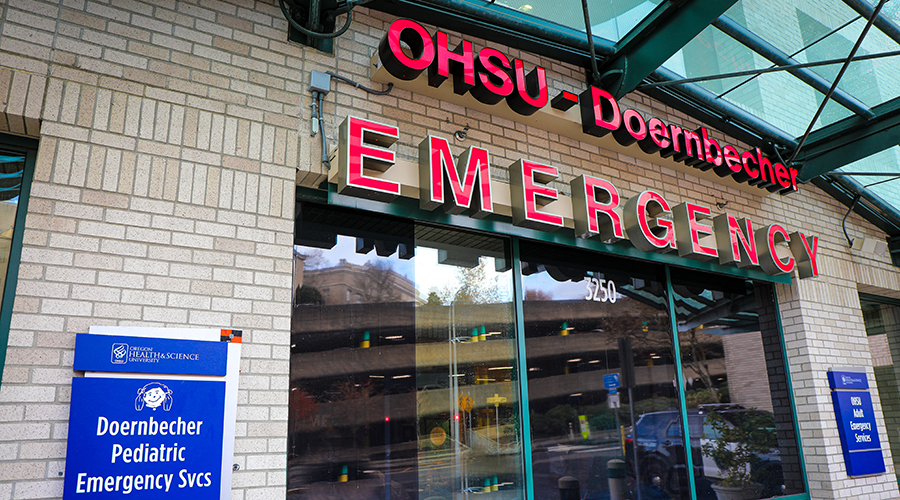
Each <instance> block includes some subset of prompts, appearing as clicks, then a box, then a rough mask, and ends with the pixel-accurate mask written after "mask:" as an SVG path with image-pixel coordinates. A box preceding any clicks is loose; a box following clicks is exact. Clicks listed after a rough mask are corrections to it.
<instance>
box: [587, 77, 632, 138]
mask: <svg viewBox="0 0 900 500" xmlns="http://www.w3.org/2000/svg"><path fill="white" fill-rule="evenodd" d="M578 103H579V105H580V106H581V127H582V129H583V130H584V133H585V134H591V135H595V136H597V137H603V136H604V135H606V134H608V133H610V132H612V131H613V130H617V129H618V128H619V127H620V126H621V125H622V115H621V113H619V104H618V103H617V102H616V100H615V98H613V96H612V95H611V94H610V93H609V92H607V91H605V90H601V89H598V88H597V87H589V88H588V89H587V90H585V91H584V92H582V93H581V96H580V97H579V98H578Z"/></svg>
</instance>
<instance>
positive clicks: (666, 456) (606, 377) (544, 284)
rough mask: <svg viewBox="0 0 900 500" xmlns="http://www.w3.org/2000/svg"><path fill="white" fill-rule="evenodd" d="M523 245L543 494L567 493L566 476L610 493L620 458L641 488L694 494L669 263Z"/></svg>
mask: <svg viewBox="0 0 900 500" xmlns="http://www.w3.org/2000/svg"><path fill="white" fill-rule="evenodd" d="M521 248H522V274H523V278H522V287H523V289H524V294H525V300H524V303H523V313H524V321H525V348H526V349H525V350H526V353H527V362H528V396H529V407H530V411H531V415H530V416H531V435H532V453H533V474H534V488H535V497H536V498H556V497H558V495H559V492H558V486H557V483H558V481H559V479H560V478H562V477H564V476H570V477H574V478H576V479H577V480H578V482H579V487H580V493H581V495H582V497H584V496H586V497H587V498H603V497H604V496H608V495H609V494H610V492H609V481H608V467H609V462H610V460H617V459H618V460H625V462H626V468H627V470H628V472H629V476H630V477H631V478H637V484H636V485H635V484H634V482H633V480H632V481H631V482H632V484H631V485H630V488H631V489H634V488H635V487H637V488H640V489H641V493H642V496H643V497H645V498H667V497H669V498H685V499H687V498H690V492H689V491H688V490H687V488H684V487H683V486H684V485H685V484H686V482H685V481H686V476H685V474H684V464H685V463H686V461H685V453H684V443H683V441H682V439H681V437H680V436H681V433H680V431H678V432H677V433H675V434H670V433H671V432H672V431H670V429H672V427H673V426H674V427H676V428H678V427H680V425H681V424H680V415H681V410H680V405H679V397H678V388H677V386H676V384H675V381H676V378H677V377H676V375H675V373H676V367H675V363H674V356H673V352H672V344H673V343H672V335H671V332H672V330H671V327H670V322H669V315H668V309H667V305H666V304H667V302H666V298H665V294H664V291H665V285H664V283H665V282H664V278H663V276H662V268H661V267H657V266H654V265H650V264H647V263H646V262H636V261H629V260H624V259H617V258H612V257H608V256H601V255H597V254H591V253H586V252H580V251H574V250H569V249H565V248H559V247H550V246H543V245H537V244H530V243H526V242H523V243H522V247H521ZM629 372H631V373H633V375H630V376H629ZM629 378H630V379H631V382H632V383H630V384H629Z"/></svg>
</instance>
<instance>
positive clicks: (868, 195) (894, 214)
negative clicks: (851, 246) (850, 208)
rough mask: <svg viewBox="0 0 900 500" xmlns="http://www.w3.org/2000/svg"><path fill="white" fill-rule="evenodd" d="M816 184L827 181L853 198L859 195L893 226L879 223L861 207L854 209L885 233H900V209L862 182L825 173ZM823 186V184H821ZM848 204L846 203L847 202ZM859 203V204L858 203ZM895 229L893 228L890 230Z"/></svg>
mask: <svg viewBox="0 0 900 500" xmlns="http://www.w3.org/2000/svg"><path fill="white" fill-rule="evenodd" d="M813 183H814V184H820V183H827V184H830V185H832V186H837V187H839V188H841V189H842V190H843V191H845V192H846V193H849V195H848V198H851V199H852V198H853V197H856V196H859V197H860V199H861V200H862V201H865V202H866V203H867V204H868V205H870V206H871V207H872V208H874V209H875V210H877V212H878V215H879V216H881V217H882V218H883V219H884V222H885V223H886V224H887V225H890V226H891V227H887V226H886V224H878V223H877V222H876V221H874V220H871V219H869V218H868V217H866V216H865V215H864V214H863V213H862V212H861V210H860V209H859V208H857V209H855V210H854V211H855V212H857V213H859V214H860V215H862V216H863V217H864V218H866V219H867V220H869V222H871V223H873V224H875V225H876V226H878V227H880V228H881V229H882V230H883V231H884V232H885V233H887V234H888V235H889V236H897V235H900V211H898V210H897V209H896V208H895V207H893V206H892V205H890V204H889V203H887V202H885V201H884V200H882V199H881V198H879V197H878V196H877V195H875V194H874V193H872V192H871V191H869V190H868V189H866V188H865V187H864V186H863V185H862V184H860V183H859V182H856V180H854V179H852V178H850V177H846V176H841V177H840V178H834V177H829V176H827V175H824V176H822V177H819V178H818V179H814V180H813ZM820 187H823V186H820ZM845 204H846V203H845ZM857 205H858V204H857ZM890 229H893V230H890Z"/></svg>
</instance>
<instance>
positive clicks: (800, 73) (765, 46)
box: [713, 16, 875, 119]
mask: <svg viewBox="0 0 900 500" xmlns="http://www.w3.org/2000/svg"><path fill="white" fill-rule="evenodd" d="M713 26H715V27H716V28H719V29H720V30H722V32H723V33H725V34H726V35H728V36H730V37H731V38H734V39H735V40H737V41H738V42H740V43H741V44H743V45H744V46H746V47H747V48H749V49H750V50H752V51H754V52H756V53H757V54H759V55H761V56H763V57H765V58H766V59H768V60H769V61H770V62H772V63H774V64H776V65H778V66H788V65H794V64H799V63H800V61H797V60H796V59H794V58H792V57H790V56H789V55H788V54H786V53H784V52H782V51H780V50H778V48H777V47H775V46H774V45H772V44H771V43H769V42H767V41H765V40H764V39H762V38H761V37H760V36H758V35H757V34H756V33H753V32H752V31H750V30H748V29H747V28H745V27H743V26H741V25H740V24H738V23H737V22H735V21H734V20H733V19H731V18H730V17H728V16H720V17H719V18H718V19H716V20H715V21H714V22H713ZM787 71H788V73H790V74H792V75H794V76H795V77H797V78H798V79H799V80H800V81H802V82H803V83H805V84H807V85H809V86H810V87H812V88H814V89H816V90H818V91H819V92H821V93H823V94H825V93H826V92H828V89H829V88H830V87H831V82H829V81H828V80H826V79H824V78H822V77H821V76H819V75H818V74H816V73H815V72H813V71H812V70H809V69H806V68H796V67H795V68H793V69H788V70H787ZM831 98H832V99H834V100H835V101H836V102H837V103H838V104H840V105H841V106H844V107H845V108H847V109H849V110H850V111H852V112H853V113H855V114H856V115H858V116H861V117H863V118H866V119H869V118H872V117H874V116H875V115H874V114H872V111H871V110H870V109H869V107H868V106H866V105H865V104H863V103H862V102H860V101H859V100H857V99H856V98H855V97H853V96H852V95H850V94H848V93H846V92H844V91H843V90H840V89H835V90H834V93H833V94H832V96H831Z"/></svg>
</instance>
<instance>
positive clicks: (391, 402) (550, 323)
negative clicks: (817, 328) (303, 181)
mask: <svg viewBox="0 0 900 500" xmlns="http://www.w3.org/2000/svg"><path fill="white" fill-rule="evenodd" d="M295 231H296V233H295V273H294V276H295V277H294V279H295V283H294V290H295V297H294V310H293V316H292V328H291V343H292V345H291V376H290V385H291V398H290V414H289V441H288V451H289V461H288V483H289V486H288V488H289V490H288V491H289V493H288V498H291V499H298V500H299V499H306V498H309V499H322V498H324V499H332V498H333V499H338V498H340V499H344V498H354V499H361V500H365V499H376V498H377V499H379V500H380V499H381V498H390V499H394V500H398V499H399V500H404V499H409V500H441V499H443V500H462V499H465V498H469V497H472V496H477V495H482V494H491V495H493V496H492V498H497V499H498V500H499V499H503V500H507V499H520V498H524V497H525V493H526V475H529V476H530V477H529V481H530V483H531V484H532V486H533V489H534V498H538V499H549V498H560V497H561V496H562V497H563V498H579V499H601V498H609V497H615V496H618V495H619V493H618V492H614V491H611V490H612V489H613V487H615V488H622V489H623V490H624V491H626V492H627V493H626V495H630V496H629V498H670V499H683V500H687V499H689V498H692V497H695V498H714V495H715V494H714V488H716V487H717V485H719V484H724V485H727V484H729V483H732V484H734V483H738V484H741V483H742V482H743V486H744V487H745V489H749V490H751V491H753V492H754V494H755V495H756V497H755V498H771V497H777V496H783V495H789V494H795V493H803V492H804V491H805V490H804V480H803V476H802V474H803V471H802V468H801V462H800V456H799V447H798V445H797V441H796V431H795V428H796V427H795V421H794V416H793V409H792V405H791V400H790V393H789V390H788V387H789V384H788V383H787V376H786V371H785V366H784V360H783V350H782V342H781V336H780V332H779V329H778V326H777V325H778V322H777V317H776V314H777V311H776V309H775V307H774V304H775V301H774V292H773V290H772V287H771V286H770V285H766V284H756V283H752V282H750V281H746V280H743V279H735V278H728V277H722V276H713V275H708V274H704V273H700V272H697V271H688V270H682V269H675V268H672V269H671V276H672V282H671V287H670V285H669V284H667V283H666V273H665V267H663V266H662V265H657V264H653V263H649V262H646V261H637V260H631V259H625V258H619V257H613V256H609V255H603V254H599V253H596V252H590V251H587V250H583V249H577V248H571V247H561V246H555V245H549V244H545V243H540V242H533V241H526V240H520V241H519V249H520V251H519V255H518V256H514V255H512V253H511V250H510V245H509V241H508V240H507V239H505V238H503V237H498V236H495V235H488V234H480V233H476V232H470V231H462V230H458V229H454V228H451V227H443V226H437V225H431V224H425V223H417V222H413V221H409V220H406V219H399V218H391V217H386V216H382V215H380V214H374V213H366V212H358V211H355V210H350V209H344V208H340V207H327V206H321V205H317V204H313V203H301V204H300V215H299V217H298V219H297V223H296V229H295ZM515 257H518V260H516V259H515ZM513 262H519V263H520V264H519V265H520V268H519V269H520V270H521V276H522V282H521V283H520V284H519V285H520V286H514V285H515V284H514V282H513V280H514V273H513ZM670 289H671V290H672V291H673V292H674V293H673V294H672V296H671V297H670V296H669V292H668V291H669V290H670ZM515 290H521V293H522V297H521V298H519V299H517V297H516V292H515ZM670 299H671V300H670ZM516 300H521V307H522V309H521V311H522V316H521V317H518V318H517V317H516V303H515V301H516ZM672 306H674V310H675V313H676V317H675V318H672V317H671V316H670V313H669V311H670V307H672ZM517 324H518V325H519V326H518V328H517ZM519 328H521V329H522V330H521V331H524V337H525V338H524V339H522V340H521V341H519V340H518V339H517V331H520V330H519ZM676 328H677V330H676ZM676 331H677V334H678V336H677V339H678V342H677V343H676V342H675V338H676V337H675V335H674V332H676ZM520 342H521V344H520ZM520 345H524V352H518V348H519V346H520ZM676 346H677V348H678V351H675V348H676ZM520 356H524V363H523V362H522V361H521V358H520ZM679 359H680V366H679V365H678V360H679ZM523 365H524V369H525V370H526V371H525V373H519V367H520V366H523ZM523 375H525V376H527V379H526V380H527V386H525V387H520V382H521V381H522V379H523V378H522V377H523ZM880 383H881V381H880V380H879V384H880ZM522 385H523V386H524V385H525V384H522ZM879 387H880V386H879ZM522 394H527V398H528V404H527V407H528V414H526V415H522V414H521V408H522V407H523V406H526V405H524V404H523V402H522V401H521V400H520V398H521V395H522ZM682 401H684V402H685V405H684V406H685V407H684V408H682ZM685 415H686V416H687V417H686V418H687V424H685V422H684V418H685ZM524 429H528V430H529V434H528V435H525V434H523V432H524ZM526 453H529V454H530V457H529V458H530V467H529V468H528V469H526V468H525V464H526V463H527V462H528V461H526V459H525V458H526V455H525V454H526ZM688 456H690V459H688ZM898 456H900V455H898ZM688 464H690V466H688ZM622 468H624V471H625V477H624V478H622V479H621V481H620V482H619V483H618V484H616V478H617V477H621V476H619V475H618V474H613V473H611V472H610V470H612V469H616V471H617V472H618V471H620V470H622ZM691 476H692V477H693V478H694V483H693V484H691V482H690V481H689V478H690V477H691ZM611 480H612V483H613V487H611V486H610V482H611ZM692 489H693V490H692Z"/></svg>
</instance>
